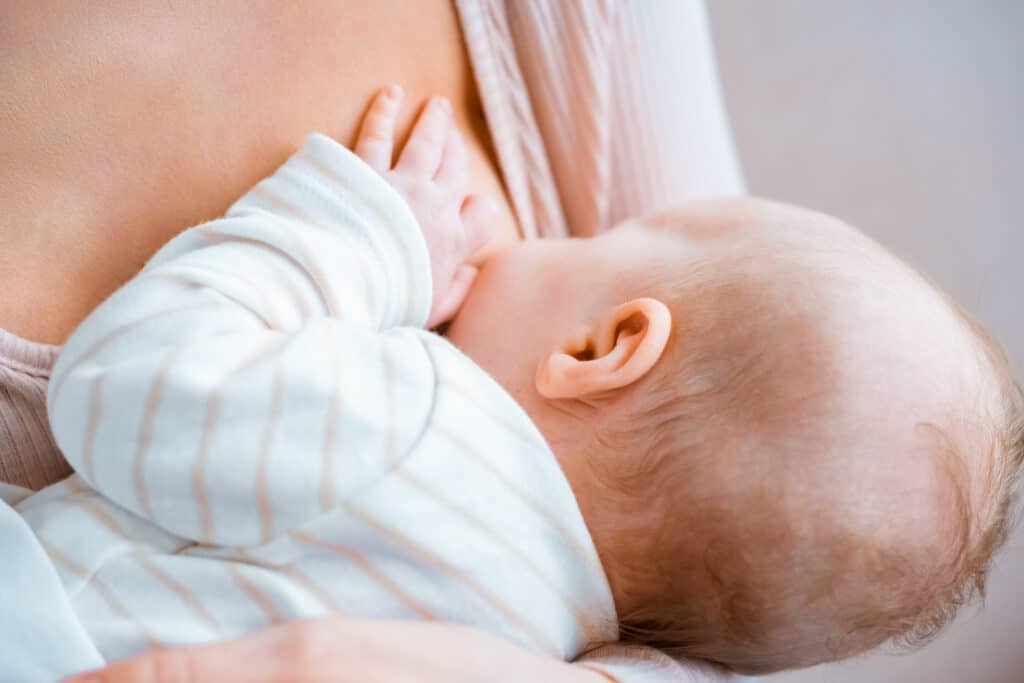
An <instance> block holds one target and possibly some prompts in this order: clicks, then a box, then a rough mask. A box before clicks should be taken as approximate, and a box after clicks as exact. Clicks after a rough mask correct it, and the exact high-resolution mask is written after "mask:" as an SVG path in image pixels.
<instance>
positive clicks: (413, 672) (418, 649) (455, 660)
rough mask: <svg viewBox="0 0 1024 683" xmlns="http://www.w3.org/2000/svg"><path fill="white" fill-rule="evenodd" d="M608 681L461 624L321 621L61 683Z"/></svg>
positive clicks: (152, 656)
mask: <svg viewBox="0 0 1024 683" xmlns="http://www.w3.org/2000/svg"><path fill="white" fill-rule="evenodd" d="M411 681H416V682H417V683H479V682H480V681H488V682H490V683H513V682H516V683H520V682H522V681H548V682H550V683H607V682H608V679H607V678H605V677H604V676H603V675H602V674H599V673H597V672H595V671H593V670H590V669H586V668H583V667H578V666H572V665H569V664H565V663H564V662H560V661H558V660H554V659H548V658H546V657H542V656H539V655H535V654H532V653H530V652H527V651H525V650H523V649H521V648H519V647H516V646H515V645H513V644H511V643H508V642H506V641H504V640H501V639H499V638H496V637H494V636H491V635H488V634H486V633H483V632H482V631H477V630H475V629H471V628H466V627H462V626H451V625H445V624H436V623H429V622H418V621H381V620H361V619H348V618H345V617H323V618H319V619H305V620H301V621H292V622H289V623H286V624H283V625H281V626H276V627H273V628H269V629H266V630H264V631H260V632H258V633H255V634H252V635H249V636H246V637H244V638H240V639H238V640H233V641H228V642H225V643H217V644H214V645H202V646H196V647H183V648H176V649H168V650H157V651H154V652H151V653H148V654H145V655H141V656H138V657H134V658H132V659H126V660H124V661H121V662H117V663H115V664H112V665H110V666H109V667H108V668H106V669H104V670H102V671H94V672H90V673H87V674H80V675H78V676H74V677H72V678H70V679H67V680H66V681H65V683H321V682H322V683H409V682H411Z"/></svg>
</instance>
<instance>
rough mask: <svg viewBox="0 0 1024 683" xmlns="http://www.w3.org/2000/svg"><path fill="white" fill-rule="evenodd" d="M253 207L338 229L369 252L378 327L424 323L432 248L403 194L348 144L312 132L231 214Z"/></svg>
mask: <svg viewBox="0 0 1024 683" xmlns="http://www.w3.org/2000/svg"><path fill="white" fill-rule="evenodd" d="M253 212H260V213H264V214H266V213H270V214H276V215H278V216H280V217H282V218H285V219H288V220H295V219H297V220H300V221H303V222H305V223H309V224H312V225H316V226H318V227H323V228H325V229H328V230H338V231H342V232H344V233H345V235H346V237H347V238H348V240H349V241H350V242H352V241H354V242H355V245H356V248H357V249H359V250H361V251H362V252H363V253H364V254H366V255H367V256H368V257H369V258H370V260H371V261H372V264H373V266H374V268H373V269H372V270H375V271H377V272H376V273H371V274H372V275H376V276H377V277H380V281H379V282H378V283H376V284H377V285H378V286H376V287H375V289H377V290H378V291H380V292H382V297H381V298H380V299H379V300H378V301H377V306H379V307H380V308H379V310H378V311H377V312H376V313H377V315H376V316H375V317H377V318H378V324H379V325H380V329H385V328H389V327H397V326H415V327H423V326H424V325H425V324H426V321H427V317H428V316H429V314H430V308H431V302H432V300H433V292H432V280H431V272H430V255H429V253H428V251H427V244H426V241H425V240H424V238H423V232H422V231H421V230H420V227H419V224H418V223H417V221H416V217H415V216H414V215H413V213H412V211H411V210H410V209H409V206H408V205H407V204H406V203H405V200H404V199H402V197H401V195H399V194H398V192H397V191H396V190H395V189H394V188H392V187H391V186H390V185H389V184H388V183H387V182H386V181H385V180H384V179H383V178H381V176H380V175H379V174H378V173H377V172H376V171H374V170H373V169H372V168H370V167H369V166H368V165H367V164H366V163H365V162H364V161H363V160H362V159H360V158H359V157H357V156H356V155H355V154H353V153H352V152H351V151H349V150H348V149H346V148H345V147H344V146H343V145H341V144H339V143H338V142H336V141H334V140H332V139H331V138H329V137H327V136H325V135H321V134H319V133H314V134H313V135H311V136H310V137H309V138H308V139H307V140H306V143H305V144H304V145H303V146H302V148H301V149H299V151H298V152H296V153H295V154H294V155H293V156H292V157H291V158H290V159H289V160H288V161H286V162H285V163H284V165H282V166H281V167H280V168H279V169H278V170H277V171H276V172H275V173H274V175H272V176H270V177H269V178H267V179H265V180H263V181H262V182H260V183H259V184H258V185H257V186H256V187H255V188H253V190H251V191H250V192H249V193H248V194H246V195H245V196H244V197H242V199H240V200H238V201H237V202H236V203H235V204H234V205H233V206H232V207H231V208H230V209H229V210H228V216H233V215H245V214H250V213H253Z"/></svg>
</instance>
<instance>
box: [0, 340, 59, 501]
mask: <svg viewBox="0 0 1024 683" xmlns="http://www.w3.org/2000/svg"><path fill="white" fill-rule="evenodd" d="M57 351H58V347H56V346H51V345H49V344H38V343H35V342H30V341H28V340H26V339H22V338H21V337H17V336H15V335H13V334H11V333H10V332H5V331H4V330H0V482H5V483H8V484H15V485H17V486H24V487H27V488H31V489H39V488H42V487H43V486H46V485H47V484H50V483H52V482H55V481H59V480H61V479H63V478H64V477H66V476H68V475H69V474H71V468H70V467H68V464H67V463H66V462H65V461H64V458H63V457H61V455H60V451H58V450H57V444H55V443H54V441H53V437H52V436H51V435H50V429H49V426H48V424H47V422H46V384H47V382H48V381H49V379H50V369H51V368H52V367H53V362H54V360H55V359H56V358H57Z"/></svg>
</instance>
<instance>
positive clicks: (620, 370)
mask: <svg viewBox="0 0 1024 683" xmlns="http://www.w3.org/2000/svg"><path fill="white" fill-rule="evenodd" d="M671 330H672V314H671V313H670V312H669V309H668V306H666V305H665V304H663V303H662V302H661V301H658V300H657V299H648V298H642V299H633V300H632V301H629V302H627V303H624V304H621V305H619V306H616V307H614V308H612V309H609V310H608V311H606V312H605V313H603V314H602V315H601V316H600V317H599V318H598V319H597V321H596V322H594V323H592V324H591V325H590V326H588V327H586V328H584V329H582V330H580V331H579V332H578V333H577V334H575V335H573V336H572V337H570V338H567V339H565V340H563V341H562V343H560V344H559V345H558V347H556V348H555V349H554V350H553V351H552V352H551V353H550V354H548V355H547V356H545V357H544V358H543V359H542V360H541V362H540V365H539V366H538V367H537V376H536V384H537V392H538V393H539V394H540V395H541V396H544V397H545V398H586V397H589V396H593V395H595V394H600V393H604V392H608V391H614V390H615V389H621V388H623V387H626V386H629V385H630V384H632V383H634V382H636V381H637V380H639V379H640V378H641V377H643V376H644V375H646V374H647V373H648V372H649V371H650V370H651V368H653V367H654V365H655V364H656V363H657V362H658V359H660V358H661V356H662V354H663V353H664V351H665V347H666V345H667V344H668V337H669V333H670V332H671Z"/></svg>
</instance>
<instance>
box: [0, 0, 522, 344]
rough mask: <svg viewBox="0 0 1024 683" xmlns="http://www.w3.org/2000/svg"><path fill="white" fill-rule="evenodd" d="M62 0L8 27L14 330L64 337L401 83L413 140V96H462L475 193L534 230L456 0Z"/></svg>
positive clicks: (5, 91) (7, 170) (4, 279)
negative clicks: (474, 66)
mask: <svg viewBox="0 0 1024 683" xmlns="http://www.w3.org/2000/svg"><path fill="white" fill-rule="evenodd" d="M53 4H54V2H50V1H46V2H39V3H16V4H15V6H14V7H12V8H10V11H8V12H5V15H6V16H5V21H4V22H3V27H0V44H2V45H3V46H4V50H3V52H4V56H5V58H4V62H5V67H6V68H4V69H0V119H2V120H3V121H4V131H3V145H2V146H3V148H4V163H2V164H0V207H2V209H3V214H4V218H3V219H2V222H0V286H2V289H3V290H4V291H8V292H11V291H14V292H17V293H18V294H17V296H15V297H0V327H3V328H7V329H10V330H11V331H14V332H15V333H17V334H20V335H22V336H25V337H28V338H31V339H36V340H40V341H50V342H61V341H63V339H64V338H65V337H66V335H67V334H68V332H69V331H70V330H71V329H72V328H73V327H74V326H75V325H76V324H77V323H78V322H80V320H81V319H82V318H83V317H84V316H85V315H86V314H87V313H88V312H89V311H90V310H91V309H92V308H93V307H94V306H95V305H97V304H98V303H99V302H100V301H101V300H102V299H103V298H104V297H106V296H107V295H108V294H110V293H111V292H112V291H113V290H114V289H116V288H117V287H118V286H119V285H120V284H122V283H123V282H124V281H125V280H127V279H128V278H130V277H131V276H132V275H133V274H134V273H135V272H137V270H138V269H139V268H140V267H141V266H142V265H143V264H144V263H145V261H146V259H148V258H149V256H150V255H151V254H152V253H154V252H155V251H156V250H157V249H158V248H159V247H160V246H161V245H162V244H163V243H164V242H166V241H167V240H168V239H169V238H170V237H172V236H173V235H174V234H176V233H177V232H179V231H180V230H182V229H184V228H186V227H188V226H190V225H194V224H196V223H198V222H201V221H203V220H206V219H209V218H212V217H215V216H217V215H219V214H221V213H222V212H223V211H224V210H225V209H226V208H227V207H228V206H229V205H230V204H231V203H232V202H233V201H234V200H235V199H236V198H238V197H239V196H241V195H242V194H243V193H244V192H245V191H246V190H247V189H248V188H249V187H250V186H252V185H253V184H254V183H255V182H257V181H258V180H259V179H260V178H262V177H264V176H266V175H268V174H269V173H270V172H272V171H273V170H274V169H275V168H276V167H277V166H278V165H279V164H280V163H282V162H283V161H284V160H285V159H286V158H287V157H288V156H289V155H290V154H291V153H292V152H293V151H294V150H295V149H297V148H298V146H299V145H300V144H301V143H302V141H303V140H304V139H305V137H306V136H307V135H308V134H309V133H310V132H312V131H320V132H323V133H326V134H329V135H332V136H334V137H336V138H337V139H339V140H340V141H342V142H343V143H346V144H351V143H352V141H353V140H354V137H355V133H356V131H357V127H358V124H359V121H360V119H361V116H362V114H363V112H364V110H365V107H366V106H367V104H368V103H369V99H370V97H371V95H372V94H373V92H374V91H375V90H376V89H377V88H379V87H380V86H381V85H383V84H386V83H390V82H395V83H400V84H402V85H403V86H404V87H405V89H406V92H407V102H409V103H410V105H409V107H408V109H407V111H405V112H404V115H403V118H402V120H401V121H400V129H399V130H400V133H401V136H402V137H403V138H404V136H405V135H406V134H407V133H408V130H409V128H410V127H411V123H412V120H413V117H414V115H415V113H416V112H415V110H414V108H413V106H412V103H417V102H419V101H421V100H422V99H423V98H425V97H427V96H429V95H433V94H441V95H445V96H447V97H449V98H450V99H451V100H452V103H453V105H454V108H455V114H456V118H457V120H458V122H459V125H460V127H461V128H462V130H463V132H464V133H465V135H466V140H467V143H468V146H469V148H470V160H471V165H472V187H473V191H476V192H484V193H487V194H489V195H492V196H494V197H495V198H496V199H497V200H499V203H500V205H501V207H502V211H500V212H499V216H497V217H496V220H497V221H498V222H499V224H500V227H499V233H500V234H501V236H502V239H504V240H506V241H507V240H510V239H514V238H515V237H516V236H517V235H518V230H517V226H516V223H515V219H514V216H513V213H512V211H511V208H510V206H509V203H508V200H507V198H506V196H505V193H504V190H503V187H502V182H501V177H500V173H499V170H498V167H497V163H496V161H495V158H494V153H493V150H492V149H491V146H490V140H489V137H488V133H487V127H486V124H485V123H484V121H483V117H482V115H481V114H480V108H479V99H478V96H477V93H476V88H475V85H474V83H473V78H472V71H471V68H470V64H469V61H468V57H467V55H466V52H465V49H464V47H463V42H462V36H461V33H460V28H459V24H458V17H457V15H456V12H455V9H454V8H453V6H452V5H451V3H450V2H449V1H448V0H417V2H412V3H410V2H408V1H407V0H375V2H373V3H366V2H363V1H362V0H342V1H339V0H333V1H324V2H309V3H277V2H223V3H199V2H196V3H192V4H185V5H183V4H181V3H147V4H145V5H144V9H142V10H140V9H138V6H135V5H130V4H128V3H119V4H112V5H105V6H99V5H96V4H95V3H81V4H78V5H72V6H67V5H66V4H62V5H61V7H60V8H59V11H58V8H56V7H54V6H51V5H53ZM69 14H72V15H73V16H69ZM44 35H45V36H47V38H48V39H47V40H40V39H39V36H44ZM55 246H56V247H58V248H54V247H55ZM69 283H74V286H73V287H69V286H68V284H69ZM40 311H45V313H44V314H40Z"/></svg>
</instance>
